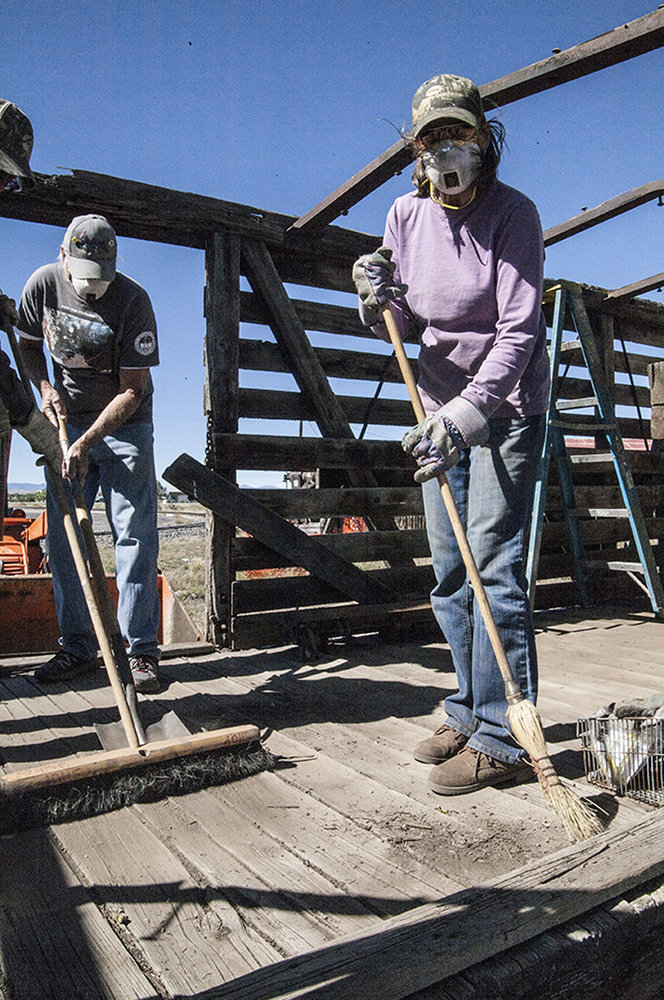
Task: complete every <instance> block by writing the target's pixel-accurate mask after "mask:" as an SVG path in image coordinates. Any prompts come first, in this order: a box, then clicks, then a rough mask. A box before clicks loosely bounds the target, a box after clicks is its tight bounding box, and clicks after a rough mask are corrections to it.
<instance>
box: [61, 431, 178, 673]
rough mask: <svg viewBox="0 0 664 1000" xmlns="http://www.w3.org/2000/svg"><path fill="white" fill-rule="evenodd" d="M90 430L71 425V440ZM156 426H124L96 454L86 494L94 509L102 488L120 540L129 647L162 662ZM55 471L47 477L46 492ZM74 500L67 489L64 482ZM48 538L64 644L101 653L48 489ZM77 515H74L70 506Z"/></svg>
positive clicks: (118, 562)
mask: <svg viewBox="0 0 664 1000" xmlns="http://www.w3.org/2000/svg"><path fill="white" fill-rule="evenodd" d="M84 430H85V427H82V426H81V427H79V426H76V425H75V424H73V423H71V422H69V423H68V424H67V432H68V435H69V440H70V442H73V441H75V440H76V439H77V438H78V437H80V435H81V434H82V433H83V431H84ZM152 444H153V432H152V424H151V423H135V424H124V425H123V426H122V427H119V428H118V429H117V430H116V431H114V432H113V434H108V435H107V436H106V437H105V438H103V439H102V440H101V441H98V442H97V444H95V445H94V446H93V447H92V448H91V449H90V464H89V467H88V474H87V476H86V478H85V483H84V484H83V495H84V496H85V502H86V504H87V507H88V510H91V509H92V504H93V503H94V501H95V499H96V496H97V493H98V491H99V489H100V488H101V491H102V494H103V498H104V504H105V507H106V516H107V517H108V520H109V523H110V525H111V531H112V533H113V540H114V542H115V572H116V580H117V585H118V623H119V625H120V630H121V632H122V634H123V636H124V638H125V640H126V641H127V643H128V645H129V655H130V656H155V657H158V656H159V646H158V644H157V630H158V628H159V618H160V604H159V592H158V588H157V556H158V552H159V536H158V533H157V481H156V477H155V471H154V457H153V449H152ZM49 479H50V473H49V472H48V469H47V471H46V482H47V487H48V484H49ZM65 486H66V489H67V492H68V493H69V495H70V499H71V491H70V489H69V484H68V483H67V482H66V480H65ZM46 509H47V516H48V534H47V539H46V544H47V548H48V556H49V563H50V570H51V573H52V574H53V592H54V597H55V608H56V611H57V615H58V623H59V626H60V631H61V633H62V635H61V638H60V645H61V647H62V648H63V649H65V650H67V652H70V653H73V654H74V655H75V656H80V657H82V658H84V659H90V658H92V657H94V656H96V655H97V639H96V636H95V634H94V632H93V630H92V625H91V622H90V616H89V614H88V609H87V605H86V603H85V598H84V597H83V591H82V589H81V586H80V583H79V580H78V576H77V573H76V567H75V565H74V560H73V558H72V555H71V551H70V548H69V543H68V541H67V536H66V534H65V531H64V525H63V523H62V517H61V516H60V512H59V509H58V506H57V503H56V500H55V497H54V496H53V494H52V491H51V490H50V489H48V488H47V492H46ZM72 514H73V518H74V523H76V514H75V513H74V508H73V504H72Z"/></svg>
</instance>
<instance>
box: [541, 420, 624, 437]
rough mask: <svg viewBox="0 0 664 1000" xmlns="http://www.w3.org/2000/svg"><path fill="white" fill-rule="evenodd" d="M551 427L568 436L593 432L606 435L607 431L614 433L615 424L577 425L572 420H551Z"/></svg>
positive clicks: (602, 422)
mask: <svg viewBox="0 0 664 1000" xmlns="http://www.w3.org/2000/svg"><path fill="white" fill-rule="evenodd" d="M549 423H550V426H551V427H560V428H561V430H563V431H567V433H568V434H572V433H579V432H580V433H581V434H586V435H587V434H592V432H593V431H601V432H602V433H603V434H606V433H607V432H608V431H614V430H615V429H616V427H617V424H610V423H608V421H604V420H602V421H592V422H590V421H589V422H588V423H578V422H576V421H572V420H551V421H550V422H549Z"/></svg>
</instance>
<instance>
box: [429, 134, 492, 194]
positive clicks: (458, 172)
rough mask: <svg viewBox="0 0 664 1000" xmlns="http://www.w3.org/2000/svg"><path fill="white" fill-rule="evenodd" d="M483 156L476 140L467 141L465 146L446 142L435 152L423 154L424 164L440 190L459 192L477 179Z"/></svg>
mask: <svg viewBox="0 0 664 1000" xmlns="http://www.w3.org/2000/svg"><path fill="white" fill-rule="evenodd" d="M481 156H482V154H481V152H480V147H479V146H478V145H477V143H476V142H467V143H465V144H464V145H463V146H457V145H456V144H455V143H453V142H445V143H443V145H442V146H440V147H439V148H438V149H437V150H436V152H435V153H425V154H424V155H423V156H422V166H423V167H424V172H425V174H426V175H427V177H428V178H429V180H430V181H431V183H432V184H433V186H434V187H435V188H437V190H438V191H440V192H441V193H444V194H459V192H461V191H465V190H466V188H468V187H470V185H471V184H472V183H473V181H475V180H477V176H478V174H479V172H480V164H481Z"/></svg>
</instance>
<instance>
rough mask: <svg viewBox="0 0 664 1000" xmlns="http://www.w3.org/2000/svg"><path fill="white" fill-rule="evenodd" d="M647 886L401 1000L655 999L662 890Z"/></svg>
mask: <svg viewBox="0 0 664 1000" xmlns="http://www.w3.org/2000/svg"><path fill="white" fill-rule="evenodd" d="M659 882H660V880H657V882H656V883H654V884H653V883H648V885H647V887H645V888H646V891H645V892H643V893H638V892H637V891H634V892H632V893H630V894H629V899H619V900H617V901H611V902H610V903H608V904H604V905H603V906H602V907H598V908H596V909H594V910H591V911H590V912H588V913H586V914H583V915H582V916H581V917H579V918H578V919H576V920H572V921H568V922H567V923H565V924H563V925H561V926H560V927H559V928H557V929H555V930H552V931H547V932H545V933H544V934H542V935H540V936H538V937H536V938H533V939H532V941H528V942H525V943H524V944H522V945H519V946H517V947H516V948H513V949H510V950H509V952H507V953H505V954H503V955H496V956H494V957H492V958H491V959H488V960H486V961H484V962H481V963H480V964H479V965H477V966H474V967H472V968H469V969H466V970H465V971H464V972H463V973H461V974H460V975H458V976H452V977H450V978H449V979H445V980H443V981H442V982H441V983H437V984H435V985H434V986H432V987H430V988H428V989H426V990H421V991H419V990H418V992H417V993H413V994H411V995H410V997H408V998H405V1000H464V998H468V1000H480V998H482V997H491V1000H541V998H542V997H547V1000H579V997H583V1000H604V998H605V997H607V996H611V995H612V994H613V993H614V992H615V990H616V986H617V984H619V986H618V988H619V990H620V998H621V1000H659V997H661V995H662V989H663V988H664V968H663V963H662V959H660V953H661V949H660V947H659V942H660V939H661V935H662V925H663V923H664V891H663V890H662V887H661V884H658V883H659Z"/></svg>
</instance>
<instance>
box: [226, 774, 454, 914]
mask: <svg viewBox="0 0 664 1000" xmlns="http://www.w3.org/2000/svg"><path fill="white" fill-rule="evenodd" d="M280 774H281V772H280V771H277V772H276V773H272V774H267V773H266V774H262V775H260V776H257V777H256V778H254V779H251V780H248V781H242V782H235V783H233V784H232V785H224V786H220V787H219V788H215V789H213V790H211V795H212V796H213V797H214V799H215V800H216V802H217V803H218V805H220V806H221V807H222V808H223V810H224V812H225V813H226V814H228V813H229V812H230V811H231V810H232V811H233V813H234V814H235V815H237V816H244V818H245V821H246V824H250V823H255V822H256V817H257V816H260V817H261V827H262V828H263V829H264V830H265V831H266V832H268V833H269V834H270V836H271V837H273V838H275V839H277V840H278V841H280V842H281V843H283V844H288V845H289V848H290V849H291V850H293V851H294V852H295V853H297V854H298V856H299V857H300V858H301V859H302V860H303V861H304V862H305V863H306V864H308V865H311V866H312V867H313V868H315V869H317V870H319V871H320V872H321V873H323V874H325V876H326V877H327V878H328V880H329V881H330V883H331V884H332V885H336V886H337V887H338V889H339V890H340V891H341V892H343V893H344V894H346V895H348V896H351V895H353V896H356V897H357V898H358V899H360V900H361V901H363V903H364V905H366V906H368V907H369V909H370V910H371V911H372V912H376V913H378V914H380V915H381V916H390V915H393V914H394V912H397V911H399V912H400V911H401V910H403V909H404V908H405V904H406V903H408V902H409V901H410V904H409V905H413V904H412V901H413V900H414V899H415V898H419V899H422V900H423V899H433V898H438V897H439V896H441V895H444V894H445V893H447V892H453V891H455V890H456V889H458V888H459V883H457V882H454V881H452V880H451V879H446V878H444V877H441V876H440V875H437V874H435V873H434V872H432V871H431V869H429V868H425V867H424V866H423V865H418V864H417V862H416V861H415V860H414V859H412V858H411V859H405V863H404V864H403V866H402V865H401V864H399V863H397V862H398V861H400V860H401V859H397V858H394V857H390V854H389V852H388V850H387V849H386V845H385V844H384V843H383V842H382V841H381V840H380V839H379V838H378V837H377V836H376V835H375V834H373V833H372V832H371V831H368V830H365V829H364V828H362V827H361V826H359V825H358V824H356V823H353V822H352V821H351V820H350V819H348V818H347V817H345V816H343V815H342V814H341V813H339V812H337V811H336V810H333V809H330V808H329V807H326V806H324V805H323V804H322V803H320V802H318V801H317V800H315V799H313V798H312V797H311V796H310V795H306V794H304V793H303V792H302V791H301V790H299V789H298V788H296V787H295V786H293V785H288V784H287V783H286V782H284V781H282V780H281V777H280ZM293 810H296V812H293ZM214 819H215V814H212V815H211V820H212V821H214ZM294 821H295V822H296V823H297V831H298V836H297V838H294V837H293V828H294ZM212 832H213V831H211V833H212ZM240 851H242V846H240ZM391 853H392V854H393V852H391Z"/></svg>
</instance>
